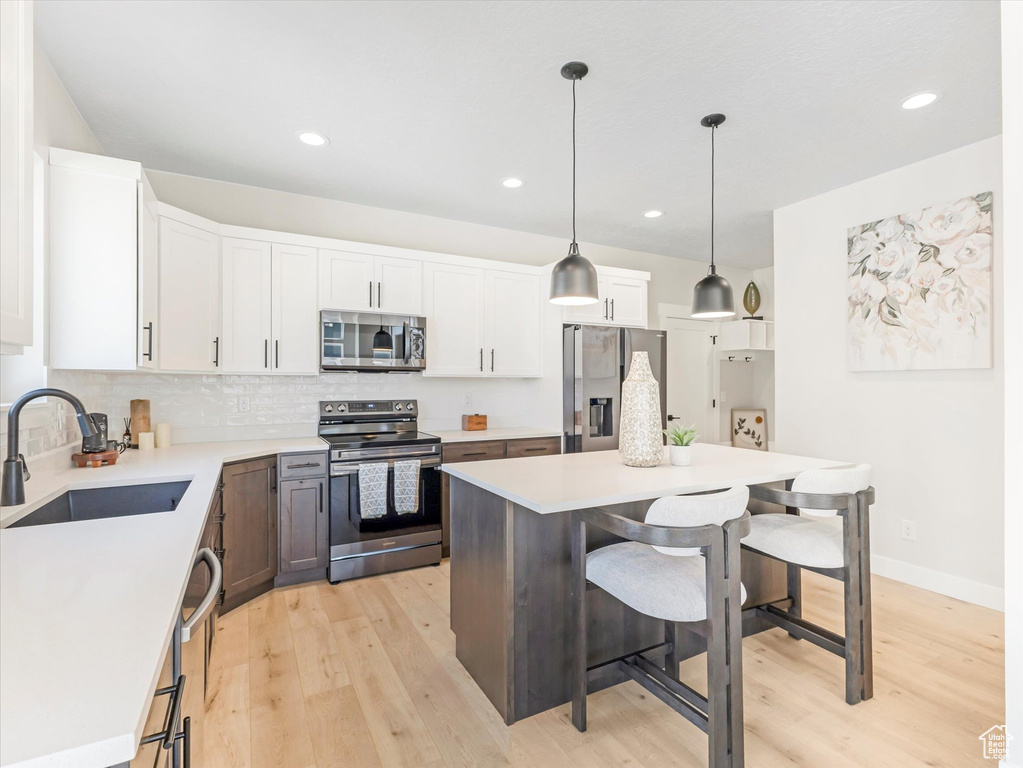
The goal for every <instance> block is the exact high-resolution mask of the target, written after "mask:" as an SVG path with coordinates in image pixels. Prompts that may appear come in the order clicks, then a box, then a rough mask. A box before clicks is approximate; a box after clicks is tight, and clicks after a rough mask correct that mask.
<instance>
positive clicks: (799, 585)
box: [785, 480, 803, 640]
mask: <svg viewBox="0 0 1023 768" xmlns="http://www.w3.org/2000/svg"><path fill="white" fill-rule="evenodd" d="M785 490H787V491H791V490H792V481H791V480H786V481H785ZM785 514H786V515H796V516H798V515H799V509H798V508H797V507H785ZM802 576H803V569H802V568H800V567H799V566H798V565H793V564H792V563H788V564H787V565H786V566H785V577H786V581H787V582H788V595H789V599H790V600H791V601H792V605H791V606H790V607H789V609H788V612H789V613H790V614H792V615H793V616H796V617H799V618H802V616H803V582H802ZM789 637H791V638H792V639H793V640H799V637H797V636H796V635H794V634H792V633H791V632H789Z"/></svg>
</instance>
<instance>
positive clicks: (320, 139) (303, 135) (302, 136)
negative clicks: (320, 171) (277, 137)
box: [297, 131, 330, 147]
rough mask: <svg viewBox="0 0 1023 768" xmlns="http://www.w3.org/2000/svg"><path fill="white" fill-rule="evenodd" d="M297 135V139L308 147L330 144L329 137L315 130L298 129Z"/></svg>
mask: <svg viewBox="0 0 1023 768" xmlns="http://www.w3.org/2000/svg"><path fill="white" fill-rule="evenodd" d="M297 135H298V140H299V141H301V142H302V143H303V144H308V145H309V146H310V147H322V146H324V145H325V144H330V139H328V138H327V137H326V136H324V135H323V134H322V133H316V131H299V132H298V134H297Z"/></svg>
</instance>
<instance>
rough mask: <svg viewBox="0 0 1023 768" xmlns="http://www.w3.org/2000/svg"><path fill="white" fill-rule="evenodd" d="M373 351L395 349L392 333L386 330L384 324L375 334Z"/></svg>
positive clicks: (390, 350)
mask: <svg viewBox="0 0 1023 768" xmlns="http://www.w3.org/2000/svg"><path fill="white" fill-rule="evenodd" d="M373 351H374V352H393V351H394V340H393V339H392V338H391V334H389V333H388V332H387V331H385V330H384V326H382V325H381V326H380V330H379V331H377V332H376V333H374V334H373Z"/></svg>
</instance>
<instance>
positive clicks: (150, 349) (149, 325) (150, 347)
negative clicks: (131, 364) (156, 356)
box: [142, 323, 153, 362]
mask: <svg viewBox="0 0 1023 768" xmlns="http://www.w3.org/2000/svg"><path fill="white" fill-rule="evenodd" d="M142 330H144V331H149V344H148V345H147V349H148V351H147V352H143V353H142V357H144V358H146V359H147V360H149V362H152V361H153V324H152V323H146V325H145V326H144V327H143V328H142Z"/></svg>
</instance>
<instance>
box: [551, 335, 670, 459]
mask: <svg viewBox="0 0 1023 768" xmlns="http://www.w3.org/2000/svg"><path fill="white" fill-rule="evenodd" d="M633 352H646V353H648V354H649V356H650V369H651V370H652V371H653V373H654V377H655V378H656V379H657V381H658V383H659V384H660V390H661V425H662V427H663V426H664V424H665V410H666V409H665V406H666V401H667V393H666V387H665V384H666V379H667V333H666V332H665V331H645V330H639V329H635V328H610V327H606V326H600V325H566V326H565V327H564V349H563V354H564V358H563V368H562V376H563V386H564V392H563V396H562V402H563V406H562V407H563V409H564V410H563V413H564V432H565V452H566V453H580V452H582V451H609V450H614V449H616V448H617V447H618V427H619V418H620V414H621V401H622V382H623V381H624V380H625V377H626V376H628V375H629V368H630V367H631V365H632V353H633Z"/></svg>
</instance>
